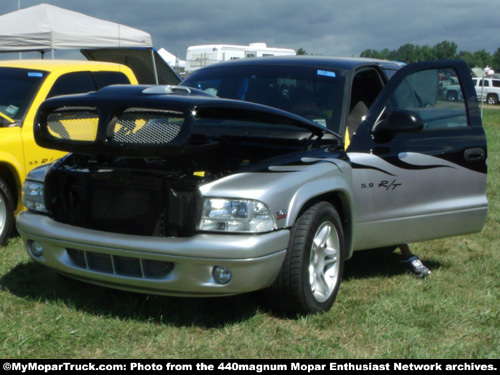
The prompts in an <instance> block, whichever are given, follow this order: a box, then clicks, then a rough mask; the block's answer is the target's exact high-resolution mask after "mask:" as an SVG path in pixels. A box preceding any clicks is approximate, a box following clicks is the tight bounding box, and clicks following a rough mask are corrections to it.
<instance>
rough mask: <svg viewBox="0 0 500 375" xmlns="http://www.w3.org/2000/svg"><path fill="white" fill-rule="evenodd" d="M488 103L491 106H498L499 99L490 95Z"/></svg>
mask: <svg viewBox="0 0 500 375" xmlns="http://www.w3.org/2000/svg"><path fill="white" fill-rule="evenodd" d="M486 102H487V103H488V104H491V105H496V104H498V97H497V96H495V95H488V98H487V99H486Z"/></svg>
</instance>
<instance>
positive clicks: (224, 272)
mask: <svg viewBox="0 0 500 375" xmlns="http://www.w3.org/2000/svg"><path fill="white" fill-rule="evenodd" d="M213 275H214V279H215V281H216V282H217V283H218V284H227V283H228V282H230V281H231V271H229V269H227V268H226V267H222V266H215V267H214V269H213Z"/></svg>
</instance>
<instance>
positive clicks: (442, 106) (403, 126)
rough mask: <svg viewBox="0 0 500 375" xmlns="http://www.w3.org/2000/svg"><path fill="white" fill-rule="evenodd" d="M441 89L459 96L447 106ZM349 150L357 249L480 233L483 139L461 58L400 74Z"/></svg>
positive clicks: (483, 212) (422, 65) (413, 67)
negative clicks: (454, 92)
mask: <svg viewBox="0 0 500 375" xmlns="http://www.w3.org/2000/svg"><path fill="white" fill-rule="evenodd" d="M442 77H446V82H445V81H444V79H443V78H442ZM450 77H451V79H450ZM445 84H446V85H451V84H452V85H454V86H456V87H455V89H457V90H459V92H460V94H461V95H458V97H457V99H456V100H454V101H450V100H449V99H448V98H447V96H446V95H445V93H446V91H447V90H446V87H445ZM347 153H348V156H349V158H350V160H351V163H352V179H353V188H354V205H355V207H354V209H355V211H354V214H355V218H354V220H355V223H354V245H353V246H354V250H360V249H367V248H377V247H382V246H390V245H398V244H401V243H407V242H417V241H425V240H429V239H434V238H439V237H448V236H453V235H460V234H466V233H471V232H477V231H480V230H481V229H482V227H483V224H484V221H485V218H486V212H487V205H488V203H487V199H486V172H487V167H486V158H487V148H486V138H485V133H484V130H483V128H482V123H481V117H480V111H479V106H478V102H477V97H476V95H475V91H474V88H473V86H472V82H471V79H470V74H469V71H468V69H467V67H466V65H465V63H463V62H462V61H441V62H426V63H416V64H411V65H408V66H406V67H404V68H402V69H401V70H399V71H398V72H397V73H396V74H395V75H394V76H393V77H392V78H391V80H390V81H389V82H388V83H387V85H386V87H385V88H384V89H383V90H382V92H381V93H380V95H379V96H378V97H377V99H376V100H375V102H374V103H373V105H372V106H371V108H370V109H369V111H368V113H367V115H366V117H365V119H364V121H363V122H362V123H361V124H360V125H359V127H358V128H357V131H356V133H355V134H354V135H353V136H352V139H351V142H350V144H349V147H348V148H347Z"/></svg>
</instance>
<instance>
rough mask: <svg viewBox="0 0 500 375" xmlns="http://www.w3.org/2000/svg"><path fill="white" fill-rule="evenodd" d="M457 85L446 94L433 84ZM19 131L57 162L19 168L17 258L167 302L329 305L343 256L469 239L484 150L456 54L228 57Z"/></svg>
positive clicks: (85, 102) (479, 206)
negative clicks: (450, 79) (413, 59)
mask: <svg viewBox="0 0 500 375" xmlns="http://www.w3.org/2000/svg"><path fill="white" fill-rule="evenodd" d="M442 74H451V75H453V76H456V77H458V79H459V80H460V85H459V87H460V90H461V91H462V92H461V98H463V99H461V100H458V99H457V100H455V101H453V102H450V101H448V100H447V98H446V97H445V96H443V92H442V90H441V89H440V87H439V77H440V76H442ZM35 139H36V140H37V142H38V143H39V144H40V145H42V146H44V147H49V148H55V149H59V150H63V151H68V152H69V154H68V155H67V156H65V157H64V158H62V159H60V160H58V161H57V162H55V163H53V164H52V165H50V166H45V167H42V168H39V169H37V170H35V171H34V172H32V173H31V174H30V175H29V176H28V178H27V181H26V183H25V186H24V203H25V205H26V207H27V208H28V210H27V211H25V212H23V213H22V214H21V215H19V217H18V219H17V226H18V230H19V233H20V235H21V237H22V239H23V241H24V243H25V245H26V248H27V249H28V252H29V254H30V256H31V257H32V259H33V260H34V261H36V262H38V263H40V264H42V265H45V266H47V267H50V268H52V269H53V270H55V272H57V273H60V274H62V275H65V276H68V277H71V278H74V279H78V280H81V281H85V282H90V283H94V284H98V285H102V286H107V287H111V288H117V289H124V290H128V291H135V292H144V293H156V294H164V295H173V296H226V295H234V294H239V293H245V292H250V291H255V290H260V289H268V290H269V291H270V292H271V293H272V295H273V296H274V301H275V302H276V303H275V305H276V306H278V308H279V309H282V310H285V311H288V312H298V313H315V312H321V311H327V310H328V309H330V307H331V306H332V304H333V302H334V300H335V298H336V296H337V293H338V291H339V286H340V283H341V280H342V271H343V265H344V262H345V261H346V260H348V259H349V258H350V257H351V256H352V254H353V252H354V251H357V250H363V249H370V248H379V247H388V246H397V245H398V244H402V243H407V242H416V241H425V240H430V239H434V238H439V237H447V236H454V235H461V234H465V233H472V232H477V231H480V230H481V229H482V227H483V224H484V222H485V218H486V213H487V206H488V203H487V199H486V172H487V148H486V139H485V134H484V131H483V128H482V123H481V117H480V112H479V106H478V102H477V97H476V94H475V92H474V87H473V85H472V82H471V79H470V76H469V74H468V70H467V68H466V66H465V64H464V63H463V62H461V61H441V62H427V63H417V64H412V65H408V66H404V67H401V66H400V65H399V64H396V63H390V62H384V61H377V60H368V59H334V58H326V57H298V56H297V57H295V56H294V57H280V58H262V59H246V60H239V61H233V62H229V63H220V64H214V65H212V66H210V67H207V68H204V69H200V70H198V71H196V72H195V73H194V74H192V75H191V76H190V77H189V78H187V79H186V80H184V81H183V82H182V84H181V86H178V87H171V86H135V87H132V86H131V87H125V86H110V87H108V88H104V89H102V90H99V91H97V92H95V93H90V94H87V95H77V96H67V97H59V98H53V99H50V100H47V101H45V102H44V103H43V105H42V107H41V109H40V111H39V112H38V116H37V120H36V124H35Z"/></svg>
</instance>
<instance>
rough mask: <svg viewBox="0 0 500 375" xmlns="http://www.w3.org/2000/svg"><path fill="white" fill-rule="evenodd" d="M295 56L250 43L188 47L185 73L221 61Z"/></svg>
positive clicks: (286, 51) (287, 50) (285, 50)
mask: <svg viewBox="0 0 500 375" xmlns="http://www.w3.org/2000/svg"><path fill="white" fill-rule="evenodd" d="M295 54H296V52H295V50H293V49H289V48H273V47H268V46H267V45H266V43H250V44H249V45H248V46H237V45H230V44H208V45H201V46H190V47H188V49H187V54H186V73H190V72H193V71H195V70H196V69H199V68H202V67H204V66H207V65H210V64H214V63H217V62H221V61H228V60H236V59H245V58H251V57H263V56H284V55H295Z"/></svg>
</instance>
